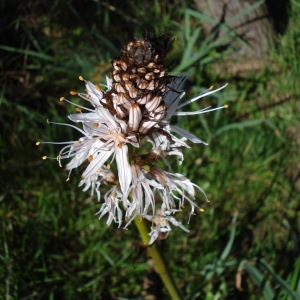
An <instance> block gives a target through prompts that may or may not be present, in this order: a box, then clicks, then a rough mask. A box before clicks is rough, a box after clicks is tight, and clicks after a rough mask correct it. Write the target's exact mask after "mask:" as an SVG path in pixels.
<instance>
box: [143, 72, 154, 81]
mask: <svg viewBox="0 0 300 300" xmlns="http://www.w3.org/2000/svg"><path fill="white" fill-rule="evenodd" d="M154 78H155V75H154V73H153V72H149V73H147V74H146V75H145V79H146V80H152V79H154Z"/></svg>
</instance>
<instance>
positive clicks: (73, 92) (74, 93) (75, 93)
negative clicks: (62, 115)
mask: <svg viewBox="0 0 300 300" xmlns="http://www.w3.org/2000/svg"><path fill="white" fill-rule="evenodd" d="M70 94H71V95H72V96H75V95H77V94H78V93H77V92H75V91H70Z"/></svg>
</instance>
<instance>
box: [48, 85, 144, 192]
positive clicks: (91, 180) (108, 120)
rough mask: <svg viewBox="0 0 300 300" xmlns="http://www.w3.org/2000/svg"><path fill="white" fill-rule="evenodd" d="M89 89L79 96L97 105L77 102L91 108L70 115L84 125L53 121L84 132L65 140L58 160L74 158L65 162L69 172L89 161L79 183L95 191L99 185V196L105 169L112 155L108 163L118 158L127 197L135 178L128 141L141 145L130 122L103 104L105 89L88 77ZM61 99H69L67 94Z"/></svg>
mask: <svg viewBox="0 0 300 300" xmlns="http://www.w3.org/2000/svg"><path fill="white" fill-rule="evenodd" d="M86 89H87V92H88V94H81V93H80V94H79V96H81V97H82V98H84V99H85V100H87V101H89V102H90V103H92V105H93V106H94V108H93V109H88V108H85V107H82V106H78V105H76V106H78V107H80V108H81V109H85V110H88V112H87V113H81V112H80V113H77V114H71V115H69V119H70V120H71V121H73V122H75V123H82V126H83V128H82V129H80V128H78V127H76V126H74V125H71V124H65V123H54V124H58V125H65V126H69V127H73V128H75V129H77V130H78V131H79V132H80V133H81V134H82V137H81V138H79V140H78V141H75V142H74V141H72V142H66V143H65V144H68V145H67V146H65V147H63V148H62V149H61V151H60V153H59V155H58V156H57V160H58V162H59V164H60V165H61V160H62V159H68V158H71V161H70V162H69V163H68V164H67V165H66V169H67V170H69V171H70V172H69V173H71V171H72V170H73V169H75V168H77V167H79V166H80V165H81V164H82V163H83V162H85V161H88V166H87V168H86V169H85V171H84V172H83V174H82V180H81V182H80V186H81V185H84V186H85V187H84V190H87V189H88V188H90V187H91V188H92V193H93V190H94V189H96V190H97V195H98V198H99V197H100V194H99V192H98V190H99V186H100V182H101V177H103V176H104V174H105V173H103V170H102V169H103V167H105V163H107V161H108V160H109V159H110V158H111V157H112V158H111V159H110V161H109V163H112V162H113V161H114V160H115V162H116V165H117V170H118V179H119V184H120V188H121V191H122V193H123V196H124V197H127V195H128V189H129V185H130V183H131V178H132V176H131V169H130V166H129V162H128V146H127V144H131V145H132V146H134V147H138V146H139V143H138V141H137V137H136V136H135V135H128V134H127V123H126V122H125V121H123V120H119V119H118V118H116V117H115V116H113V115H112V114H111V113H110V111H109V110H108V109H106V108H105V107H103V106H102V104H101V103H102V102H101V101H102V99H103V92H101V91H100V90H99V89H98V88H96V86H94V85H93V84H92V83H90V82H88V81H86ZM61 100H65V101H67V100H66V99H64V98H63V99H61ZM68 102H69V101H68ZM70 103H71V102H70ZM72 104H73V103H72ZM69 175H70V174H69Z"/></svg>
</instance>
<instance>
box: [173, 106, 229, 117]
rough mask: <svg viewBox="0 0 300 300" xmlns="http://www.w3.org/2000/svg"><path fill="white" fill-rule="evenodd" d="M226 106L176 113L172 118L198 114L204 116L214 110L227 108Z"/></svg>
mask: <svg viewBox="0 0 300 300" xmlns="http://www.w3.org/2000/svg"><path fill="white" fill-rule="evenodd" d="M227 107H228V105H224V106H220V107H216V108H212V109H209V108H210V106H209V107H206V108H203V109H200V110H196V111H190V112H177V113H175V114H174V116H192V115H199V114H204V113H207V112H211V111H215V110H219V109H223V108H227Z"/></svg>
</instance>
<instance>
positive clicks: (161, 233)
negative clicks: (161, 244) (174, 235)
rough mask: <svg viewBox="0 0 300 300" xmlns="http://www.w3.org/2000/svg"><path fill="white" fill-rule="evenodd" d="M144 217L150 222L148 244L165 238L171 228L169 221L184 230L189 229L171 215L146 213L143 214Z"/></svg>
mask: <svg viewBox="0 0 300 300" xmlns="http://www.w3.org/2000/svg"><path fill="white" fill-rule="evenodd" d="M144 219H146V220H148V221H151V222H152V227H151V232H150V233H149V236H150V241H149V245H151V244H153V243H154V242H155V241H156V240H157V239H159V240H161V239H166V238H167V236H168V234H169V232H170V231H171V230H172V228H171V226H170V224H169V223H171V224H173V225H174V226H178V227H179V228H181V229H182V230H184V231H185V232H189V230H188V229H187V228H186V227H184V226H183V225H182V223H181V222H179V221H177V220H176V219H175V218H174V217H171V216H161V215H154V216H153V215H148V216H144Z"/></svg>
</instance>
